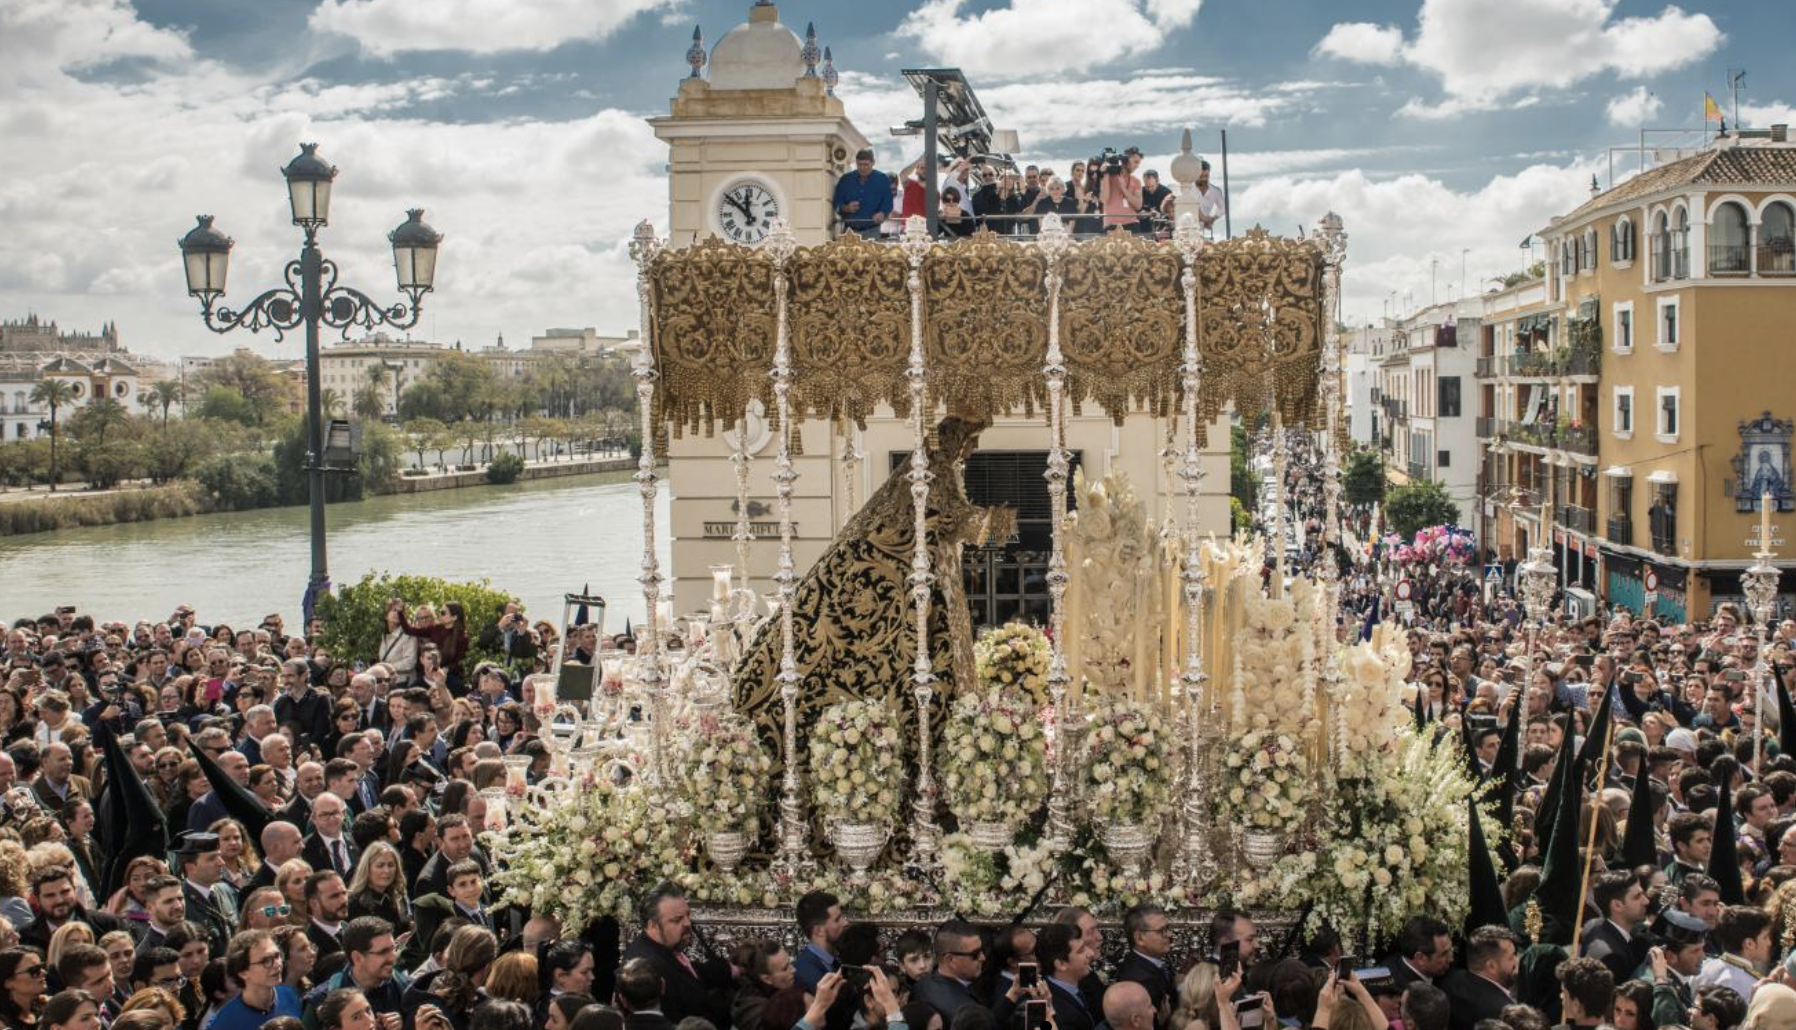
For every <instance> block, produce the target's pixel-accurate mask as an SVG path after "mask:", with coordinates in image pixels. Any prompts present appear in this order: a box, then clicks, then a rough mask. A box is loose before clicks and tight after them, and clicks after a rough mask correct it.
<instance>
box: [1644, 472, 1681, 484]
mask: <svg viewBox="0 0 1796 1030" xmlns="http://www.w3.org/2000/svg"><path fill="white" fill-rule="evenodd" d="M1646 481H1647V482H1649V483H1676V482H1677V481H1678V474H1677V473H1676V472H1673V471H1671V470H1670V469H1660V470H1659V471H1657V472H1654V473H1653V474H1652V475H1650V476H1647V477H1646Z"/></svg>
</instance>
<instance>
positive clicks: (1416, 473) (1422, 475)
mask: <svg viewBox="0 0 1796 1030" xmlns="http://www.w3.org/2000/svg"><path fill="white" fill-rule="evenodd" d="M1408 472H1409V480H1410V482H1412V483H1420V482H1422V481H1423V480H1426V479H1432V478H1433V477H1432V476H1430V475H1429V474H1428V466H1427V464H1426V463H1424V462H1420V461H1412V462H1410V463H1409V467H1408Z"/></svg>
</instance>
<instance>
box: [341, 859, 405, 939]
mask: <svg viewBox="0 0 1796 1030" xmlns="http://www.w3.org/2000/svg"><path fill="white" fill-rule="evenodd" d="M358 916H379V917H380V918H382V919H385V920H386V921H387V922H389V923H391V924H393V932H394V933H404V932H406V931H407V930H410V929H411V928H412V904H411V900H410V898H409V892H408V891H407V889H406V883H405V864H404V863H403V862H401V861H400V859H399V851H398V850H397V849H396V848H394V847H393V845H391V844H389V843H387V842H386V841H384V840H377V841H373V842H371V843H370V844H369V845H368V848H367V850H365V851H363V852H362V857H361V859H360V860H358V861H357V862H356V866H355V875H354V876H353V877H351V878H350V881H349V918H351V919H355V918H357V917H358Z"/></svg>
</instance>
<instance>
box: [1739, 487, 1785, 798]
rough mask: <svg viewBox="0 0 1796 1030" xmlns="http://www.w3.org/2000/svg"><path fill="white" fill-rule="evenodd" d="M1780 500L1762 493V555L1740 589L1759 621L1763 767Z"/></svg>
mask: <svg viewBox="0 0 1796 1030" xmlns="http://www.w3.org/2000/svg"><path fill="white" fill-rule="evenodd" d="M1775 503H1776V501H1775V500H1774V499H1773V498H1772V496H1771V491H1770V490H1765V491H1763V492H1762V493H1760V494H1759V549H1758V551H1757V552H1756V553H1754V554H1753V557H1754V558H1756V559H1758V560H1757V561H1755V562H1753V564H1752V567H1751V568H1749V569H1747V570H1746V571H1745V572H1742V573H1740V590H1741V592H1742V593H1744V594H1745V595H1746V607H1747V608H1749V609H1751V612H1752V617H1753V620H1754V621H1756V622H1757V623H1758V624H1759V657H1758V665H1757V668H1756V669H1754V670H1753V672H1754V681H1755V682H1756V683H1757V684H1758V686H1757V687H1756V688H1755V689H1754V691H1753V695H1754V696H1753V734H1752V767H1753V770H1754V771H1755V772H1756V771H1758V770H1759V768H1760V765H1759V760H1760V759H1761V758H1762V757H1763V752H1764V747H1765V682H1764V681H1765V677H1766V676H1767V675H1768V674H1769V671H1770V670H1769V666H1768V665H1767V664H1766V658H1765V653H1766V650H1767V649H1768V648H1769V647H1770V644H1771V618H1772V616H1773V615H1774V614H1775V609H1776V607H1777V582H1778V578H1779V577H1778V571H1777V567H1776V566H1775V565H1772V564H1771V559H1772V558H1773V557H1775V556H1776V552H1774V551H1773V550H1771V506H1772V505H1773V504H1775Z"/></svg>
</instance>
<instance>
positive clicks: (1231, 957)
mask: <svg viewBox="0 0 1796 1030" xmlns="http://www.w3.org/2000/svg"><path fill="white" fill-rule="evenodd" d="M1240 968H1241V942H1240V941H1230V942H1228V943H1227V944H1224V945H1223V946H1222V947H1220V948H1218V949H1216V978H1217V979H1218V980H1227V979H1228V978H1229V977H1231V976H1234V975H1235V973H1236V972H1237V971H1238V970H1239V969H1240Z"/></svg>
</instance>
